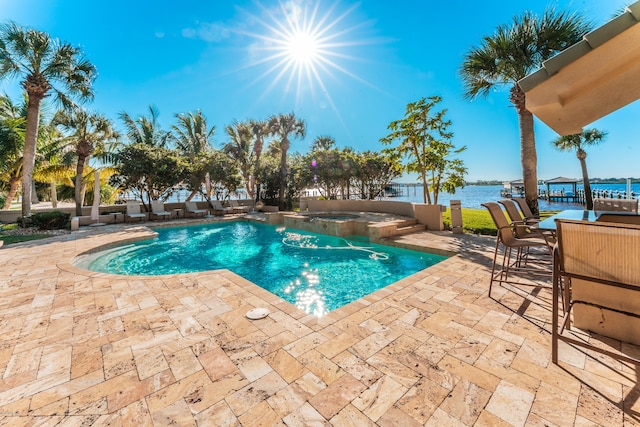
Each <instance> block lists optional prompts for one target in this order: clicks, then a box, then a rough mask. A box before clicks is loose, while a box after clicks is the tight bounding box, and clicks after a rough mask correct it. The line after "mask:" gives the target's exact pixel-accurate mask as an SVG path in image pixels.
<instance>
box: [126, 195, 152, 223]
mask: <svg viewBox="0 0 640 427" xmlns="http://www.w3.org/2000/svg"><path fill="white" fill-rule="evenodd" d="M133 218H140V221H144V220H145V219H147V214H144V213H142V212H141V211H140V203H139V202H137V201H135V200H133V201H132V200H129V201H127V214H126V215H125V217H124V221H125V222H127V219H133Z"/></svg>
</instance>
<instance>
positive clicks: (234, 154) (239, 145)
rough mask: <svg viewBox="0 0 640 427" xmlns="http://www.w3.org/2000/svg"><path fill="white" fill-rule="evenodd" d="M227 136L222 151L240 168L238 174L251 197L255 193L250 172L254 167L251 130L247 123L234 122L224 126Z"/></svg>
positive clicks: (253, 145)
mask: <svg viewBox="0 0 640 427" xmlns="http://www.w3.org/2000/svg"><path fill="white" fill-rule="evenodd" d="M225 130H226V132H227V135H228V136H229V142H227V143H226V144H225V145H224V147H223V148H222V151H223V152H225V153H226V154H227V155H228V156H229V157H230V158H231V159H233V160H234V161H235V162H236V164H237V165H238V169H240V174H241V175H242V179H243V180H244V184H245V188H246V190H247V194H249V196H250V197H251V198H252V199H253V197H254V196H255V194H254V193H253V188H252V186H251V178H250V177H251V174H252V173H253V167H254V156H255V150H254V148H255V144H254V140H253V135H254V134H253V132H252V130H251V126H250V124H249V123H238V122H235V123H234V124H232V125H228V126H227V127H226V128H225Z"/></svg>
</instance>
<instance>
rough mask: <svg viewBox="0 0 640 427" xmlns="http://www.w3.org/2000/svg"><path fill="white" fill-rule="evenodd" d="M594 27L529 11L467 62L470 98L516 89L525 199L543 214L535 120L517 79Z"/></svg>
mask: <svg viewBox="0 0 640 427" xmlns="http://www.w3.org/2000/svg"><path fill="white" fill-rule="evenodd" d="M590 29H591V25H590V24H589V23H587V22H586V21H585V19H584V18H583V17H582V16H581V15H578V14H569V13H567V12H556V11H555V9H553V8H551V9H548V10H547V11H546V12H545V13H544V14H543V15H542V16H536V15H534V14H533V13H531V12H525V13H524V14H523V15H522V16H516V17H514V18H513V23H512V24H511V25H501V26H499V27H498V28H497V30H496V31H495V33H494V34H493V35H491V36H485V37H484V39H483V41H482V43H481V44H480V45H479V46H477V47H472V48H471V49H470V50H469V51H468V52H467V53H466V54H465V57H464V61H463V63H462V67H461V69H460V75H461V77H462V80H463V82H464V85H465V96H466V97H467V98H469V99H474V98H476V97H478V96H486V95H488V94H489V93H490V92H491V91H492V90H494V89H495V88H496V87H497V86H502V85H511V89H510V95H509V100H510V101H511V103H512V104H513V105H514V106H515V107H516V112H517V113H518V119H519V125H520V161H521V163H522V175H523V180H524V190H525V198H526V200H527V204H528V205H529V206H530V207H531V210H532V211H533V212H536V213H537V212H538V177H537V171H536V168H537V162H538V161H537V155H536V143H535V135H534V132H533V115H532V114H531V112H529V110H527V108H526V104H525V101H526V99H525V93H524V91H523V90H522V89H521V88H520V86H519V85H518V80H520V79H522V78H524V77H525V76H527V75H528V74H529V73H531V72H532V71H534V70H535V69H536V68H538V67H540V66H541V65H542V62H543V61H545V60H547V59H549V58H551V57H552V56H554V55H555V54H556V53H558V52H560V51H562V50H564V49H566V48H567V47H569V46H571V45H573V44H575V43H577V42H578V41H580V40H581V39H582V36H583V35H584V34H586V33H587V32H589V30H590Z"/></svg>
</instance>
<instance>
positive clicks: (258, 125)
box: [248, 119, 271, 201]
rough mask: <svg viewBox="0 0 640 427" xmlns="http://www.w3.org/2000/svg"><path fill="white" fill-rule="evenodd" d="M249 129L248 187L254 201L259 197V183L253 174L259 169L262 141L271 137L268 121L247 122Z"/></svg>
mask: <svg viewBox="0 0 640 427" xmlns="http://www.w3.org/2000/svg"><path fill="white" fill-rule="evenodd" d="M248 123H249V128H250V129H251V132H253V173H252V175H251V176H252V177H253V180H251V179H249V185H250V186H251V191H250V192H249V194H254V195H255V198H256V201H257V199H258V198H259V197H260V195H259V194H258V191H256V188H259V186H260V182H259V181H258V176H257V175H258V174H257V173H255V172H256V170H257V169H258V168H259V167H260V157H261V156H262V151H263V150H264V139H265V138H266V137H268V136H270V135H271V129H270V128H269V121H268V120H253V119H251V120H249V122H248Z"/></svg>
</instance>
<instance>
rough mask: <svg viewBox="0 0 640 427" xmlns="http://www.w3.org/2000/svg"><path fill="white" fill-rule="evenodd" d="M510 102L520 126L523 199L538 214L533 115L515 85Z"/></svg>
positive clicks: (522, 94) (536, 160) (520, 91)
mask: <svg viewBox="0 0 640 427" xmlns="http://www.w3.org/2000/svg"><path fill="white" fill-rule="evenodd" d="M510 100H511V102H512V103H513V104H514V105H515V106H516V111H517V112H518V122H519V125H520V162H521V163H522V181H523V182H524V197H525V200H526V201H527V205H529V208H531V212H532V213H533V214H534V215H537V214H538V173H537V166H538V157H537V154H536V138H535V134H534V131H533V114H531V112H530V111H529V110H527V108H526V106H525V94H524V92H523V91H522V89H520V86H518V85H517V84H516V85H514V86H513V88H511V95H510Z"/></svg>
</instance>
